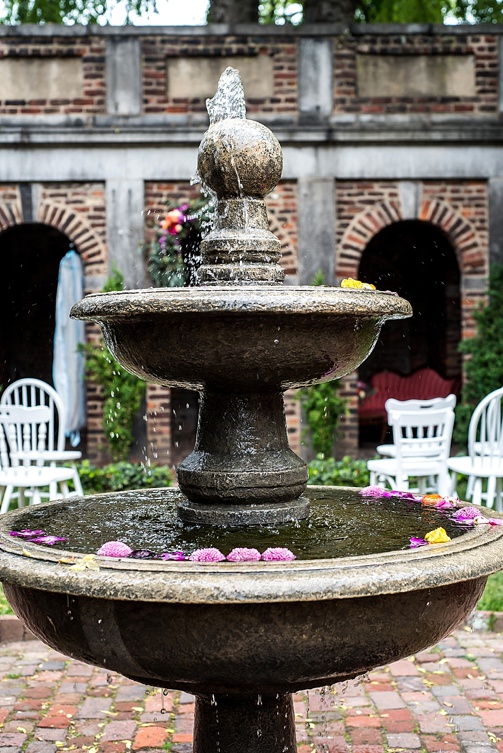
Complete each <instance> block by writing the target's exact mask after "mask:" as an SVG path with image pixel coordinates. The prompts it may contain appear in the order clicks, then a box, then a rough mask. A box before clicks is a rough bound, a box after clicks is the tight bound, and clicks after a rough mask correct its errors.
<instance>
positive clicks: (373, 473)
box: [367, 407, 454, 494]
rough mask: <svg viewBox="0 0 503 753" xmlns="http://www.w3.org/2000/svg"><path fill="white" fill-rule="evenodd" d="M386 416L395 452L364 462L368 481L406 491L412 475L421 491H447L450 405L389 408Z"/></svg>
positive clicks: (448, 488) (450, 420)
mask: <svg viewBox="0 0 503 753" xmlns="http://www.w3.org/2000/svg"><path fill="white" fill-rule="evenodd" d="M388 420H389V423H390V426H391V427H392V429H393V444H394V447H395V453H396V454H395V457H387V458H379V459H376V460H369V461H368V462H367V467H368V469H369V471H370V484H371V485H372V486H382V487H383V488H384V487H385V485H386V483H387V484H389V486H390V487H391V488H392V489H400V490H403V491H407V490H409V487H410V482H409V479H411V478H415V479H416V483H417V490H418V491H419V493H421V494H425V493H426V492H427V491H435V492H438V493H439V494H448V493H449V491H450V486H451V485H450V479H449V475H448V472H447V458H448V457H449V451H450V447H451V439H452V429H453V426H454V411H453V410H452V408H449V407H447V408H446V407H444V408H429V409H428V410H423V409H419V410H414V411H412V410H408V411H400V410H390V411H389V413H388ZM432 479H433V483H434V486H433V487H431V480H432Z"/></svg>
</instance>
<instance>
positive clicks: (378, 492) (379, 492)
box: [358, 486, 391, 497]
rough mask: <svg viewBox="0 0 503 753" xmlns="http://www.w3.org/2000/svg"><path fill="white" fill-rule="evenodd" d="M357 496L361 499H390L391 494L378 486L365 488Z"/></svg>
mask: <svg viewBox="0 0 503 753" xmlns="http://www.w3.org/2000/svg"><path fill="white" fill-rule="evenodd" d="M358 494H361V496H362V497H391V492H389V491H387V490H386V489H383V488H382V487H380V486H365V487H364V488H363V489H360V491H359V492H358Z"/></svg>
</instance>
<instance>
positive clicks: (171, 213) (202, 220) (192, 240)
mask: <svg viewBox="0 0 503 753" xmlns="http://www.w3.org/2000/svg"><path fill="white" fill-rule="evenodd" d="M167 210H168V211H167V212H166V215H165V217H164V219H163V221H162V222H161V223H160V225H159V226H158V227H157V228H156V237H155V239H154V240H153V241H152V242H151V243H150V245H149V247H148V254H147V255H148V272H149V276H150V280H151V282H152V284H153V285H154V286H155V287H161V288H173V287H183V286H185V285H189V284H191V283H192V282H193V278H194V275H195V273H196V271H197V267H198V266H199V263H200V257H199V246H200V244H201V237H202V232H201V231H202V230H203V229H204V227H205V225H206V224H208V223H209V203H208V201H207V200H206V199H197V200H196V201H191V202H190V203H184V204H179V205H174V204H172V203H168V204H167Z"/></svg>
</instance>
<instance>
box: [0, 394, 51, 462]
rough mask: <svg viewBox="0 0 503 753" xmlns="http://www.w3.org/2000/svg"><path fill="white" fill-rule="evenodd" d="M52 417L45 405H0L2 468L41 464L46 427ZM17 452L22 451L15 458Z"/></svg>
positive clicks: (45, 448)
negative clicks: (27, 406) (19, 455)
mask: <svg viewBox="0 0 503 753" xmlns="http://www.w3.org/2000/svg"><path fill="white" fill-rule="evenodd" d="M50 418H51V409H50V407H49V406H48V405H39V406H34V407H29V408H26V407H24V406H20V405H12V406H0V463H1V466H2V468H3V469H6V468H8V467H13V468H14V467H17V466H19V465H24V466H30V465H34V464H39V465H43V457H42V453H43V452H44V451H45V450H47V439H48V437H47V426H48V424H49V421H50ZM16 453H23V455H24V457H23V455H22V456H21V457H18V456H17V454H16Z"/></svg>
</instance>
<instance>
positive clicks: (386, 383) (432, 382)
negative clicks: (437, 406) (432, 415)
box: [358, 368, 457, 441]
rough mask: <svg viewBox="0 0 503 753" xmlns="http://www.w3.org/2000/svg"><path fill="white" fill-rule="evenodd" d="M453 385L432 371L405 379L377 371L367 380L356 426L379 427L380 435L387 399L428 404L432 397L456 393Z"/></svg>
mask: <svg viewBox="0 0 503 753" xmlns="http://www.w3.org/2000/svg"><path fill="white" fill-rule="evenodd" d="M456 384H457V380H456V379H443V377H441V376H440V375H439V374H437V372H436V371H435V370H434V369H428V368H427V369H419V371H416V372H414V374H409V375H408V376H400V374H395V373H394V372H393V371H379V372H378V373H377V374H374V376H373V377H372V379H371V380H370V391H369V394H368V395H367V396H366V397H364V398H363V400H362V401H361V403H360V406H359V409H358V416H359V421H360V425H361V426H369V425H379V426H381V428H382V434H383V435H384V433H385V432H386V425H387V416H386V410H385V408H384V404H385V402H386V400H387V399H388V398H390V397H394V398H395V399H396V400H412V399H416V400H429V399H430V398H432V397H447V395H450V394H451V393H452V392H454V393H456V392H457V388H456ZM383 440H384V437H382V441H383Z"/></svg>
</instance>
